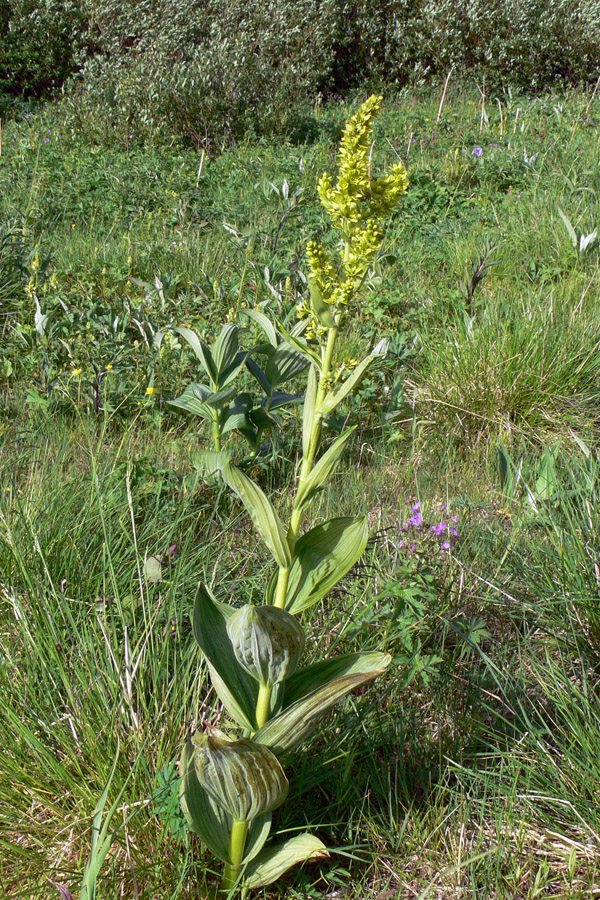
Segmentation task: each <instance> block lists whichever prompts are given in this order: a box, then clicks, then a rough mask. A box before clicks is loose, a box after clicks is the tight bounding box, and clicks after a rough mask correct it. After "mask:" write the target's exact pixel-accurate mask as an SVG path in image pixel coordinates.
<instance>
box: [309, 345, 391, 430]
mask: <svg viewBox="0 0 600 900" xmlns="http://www.w3.org/2000/svg"><path fill="white" fill-rule="evenodd" d="M380 346H381V347H382V352H378V348H375V351H374V352H373V353H370V354H369V356H367V357H365V359H363V360H362V362H360V363H359V364H358V365H357V367H356V368H355V369H353V370H352V373H351V374H350V375H349V376H348V378H346V380H345V381H344V383H343V384H342V385H341V387H339V388H338V389H337V390H336V391H330V392H329V394H328V395H327V396H326V397H325V399H324V400H323V402H322V403H321V407H320V412H321V413H322V414H323V415H324V416H328V415H329V413H331V412H333V410H334V409H335V408H336V406H338V404H340V403H341V402H342V400H343V399H344V397H347V396H348V394H349V393H350V392H351V391H353V390H354V388H355V387H358V385H359V384H360V382H361V381H362V379H363V377H364V376H365V374H366V372H367V370H368V369H369V368H370V367H371V366H372V365H373V363H374V362H375V360H376V359H381V357H382V356H385V352H383V346H384V345H383V344H381V345H380Z"/></svg>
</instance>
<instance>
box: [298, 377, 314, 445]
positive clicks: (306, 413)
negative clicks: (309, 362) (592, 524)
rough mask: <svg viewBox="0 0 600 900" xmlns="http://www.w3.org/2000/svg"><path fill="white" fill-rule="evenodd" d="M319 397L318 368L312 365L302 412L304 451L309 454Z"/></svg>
mask: <svg viewBox="0 0 600 900" xmlns="http://www.w3.org/2000/svg"><path fill="white" fill-rule="evenodd" d="M316 399H317V370H316V369H315V367H314V366H311V367H310V369H309V370H308V382H307V384H306V393H305V395H304V410H303V413H302V453H303V455H304V456H308V451H309V444H310V435H311V430H312V424H313V419H314V415H315V402H316Z"/></svg>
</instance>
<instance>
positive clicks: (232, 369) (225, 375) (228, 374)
mask: <svg viewBox="0 0 600 900" xmlns="http://www.w3.org/2000/svg"><path fill="white" fill-rule="evenodd" d="M247 358H248V354H247V353H246V352H240V353H238V354H237V356H236V357H235V359H234V360H233V362H232V363H231V365H229V366H227V367H226V368H225V369H222V370H221V371H220V372H219V374H218V376H217V384H218V385H219V387H220V388H224V387H226V386H227V385H228V384H229V382H230V381H233V379H234V378H236V377H237V375H238V374H239V373H240V372H241V371H242V369H243V368H244V365H245V364H246V360H247Z"/></svg>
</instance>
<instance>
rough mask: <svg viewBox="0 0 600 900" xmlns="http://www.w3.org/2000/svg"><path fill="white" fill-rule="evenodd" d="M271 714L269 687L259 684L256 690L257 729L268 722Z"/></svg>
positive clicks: (268, 685)
mask: <svg viewBox="0 0 600 900" xmlns="http://www.w3.org/2000/svg"><path fill="white" fill-rule="evenodd" d="M270 712H271V685H270V684H261V685H260V687H259V689H258V700H257V701H256V724H257V726H258V728H262V727H263V725H265V724H266V723H267V722H268V721H269V714H270Z"/></svg>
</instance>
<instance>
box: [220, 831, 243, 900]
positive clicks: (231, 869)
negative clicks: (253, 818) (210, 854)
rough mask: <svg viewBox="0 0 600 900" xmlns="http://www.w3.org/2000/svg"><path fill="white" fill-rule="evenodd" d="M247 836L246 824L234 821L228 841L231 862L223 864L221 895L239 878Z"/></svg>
mask: <svg viewBox="0 0 600 900" xmlns="http://www.w3.org/2000/svg"><path fill="white" fill-rule="evenodd" d="M247 836H248V823H247V822H242V821H240V820H239V819H234V820H233V825H232V827H231V837H230V839H229V859H230V860H231V861H230V862H228V863H225V868H224V869H223V880H222V881H221V891H222V892H223V893H224V892H226V891H227V892H228V891H231V890H232V889H233V888H234V887H235V883H236V881H237V880H238V878H239V874H240V869H241V868H242V860H243V858H244V849H245V847H246V838H247Z"/></svg>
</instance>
